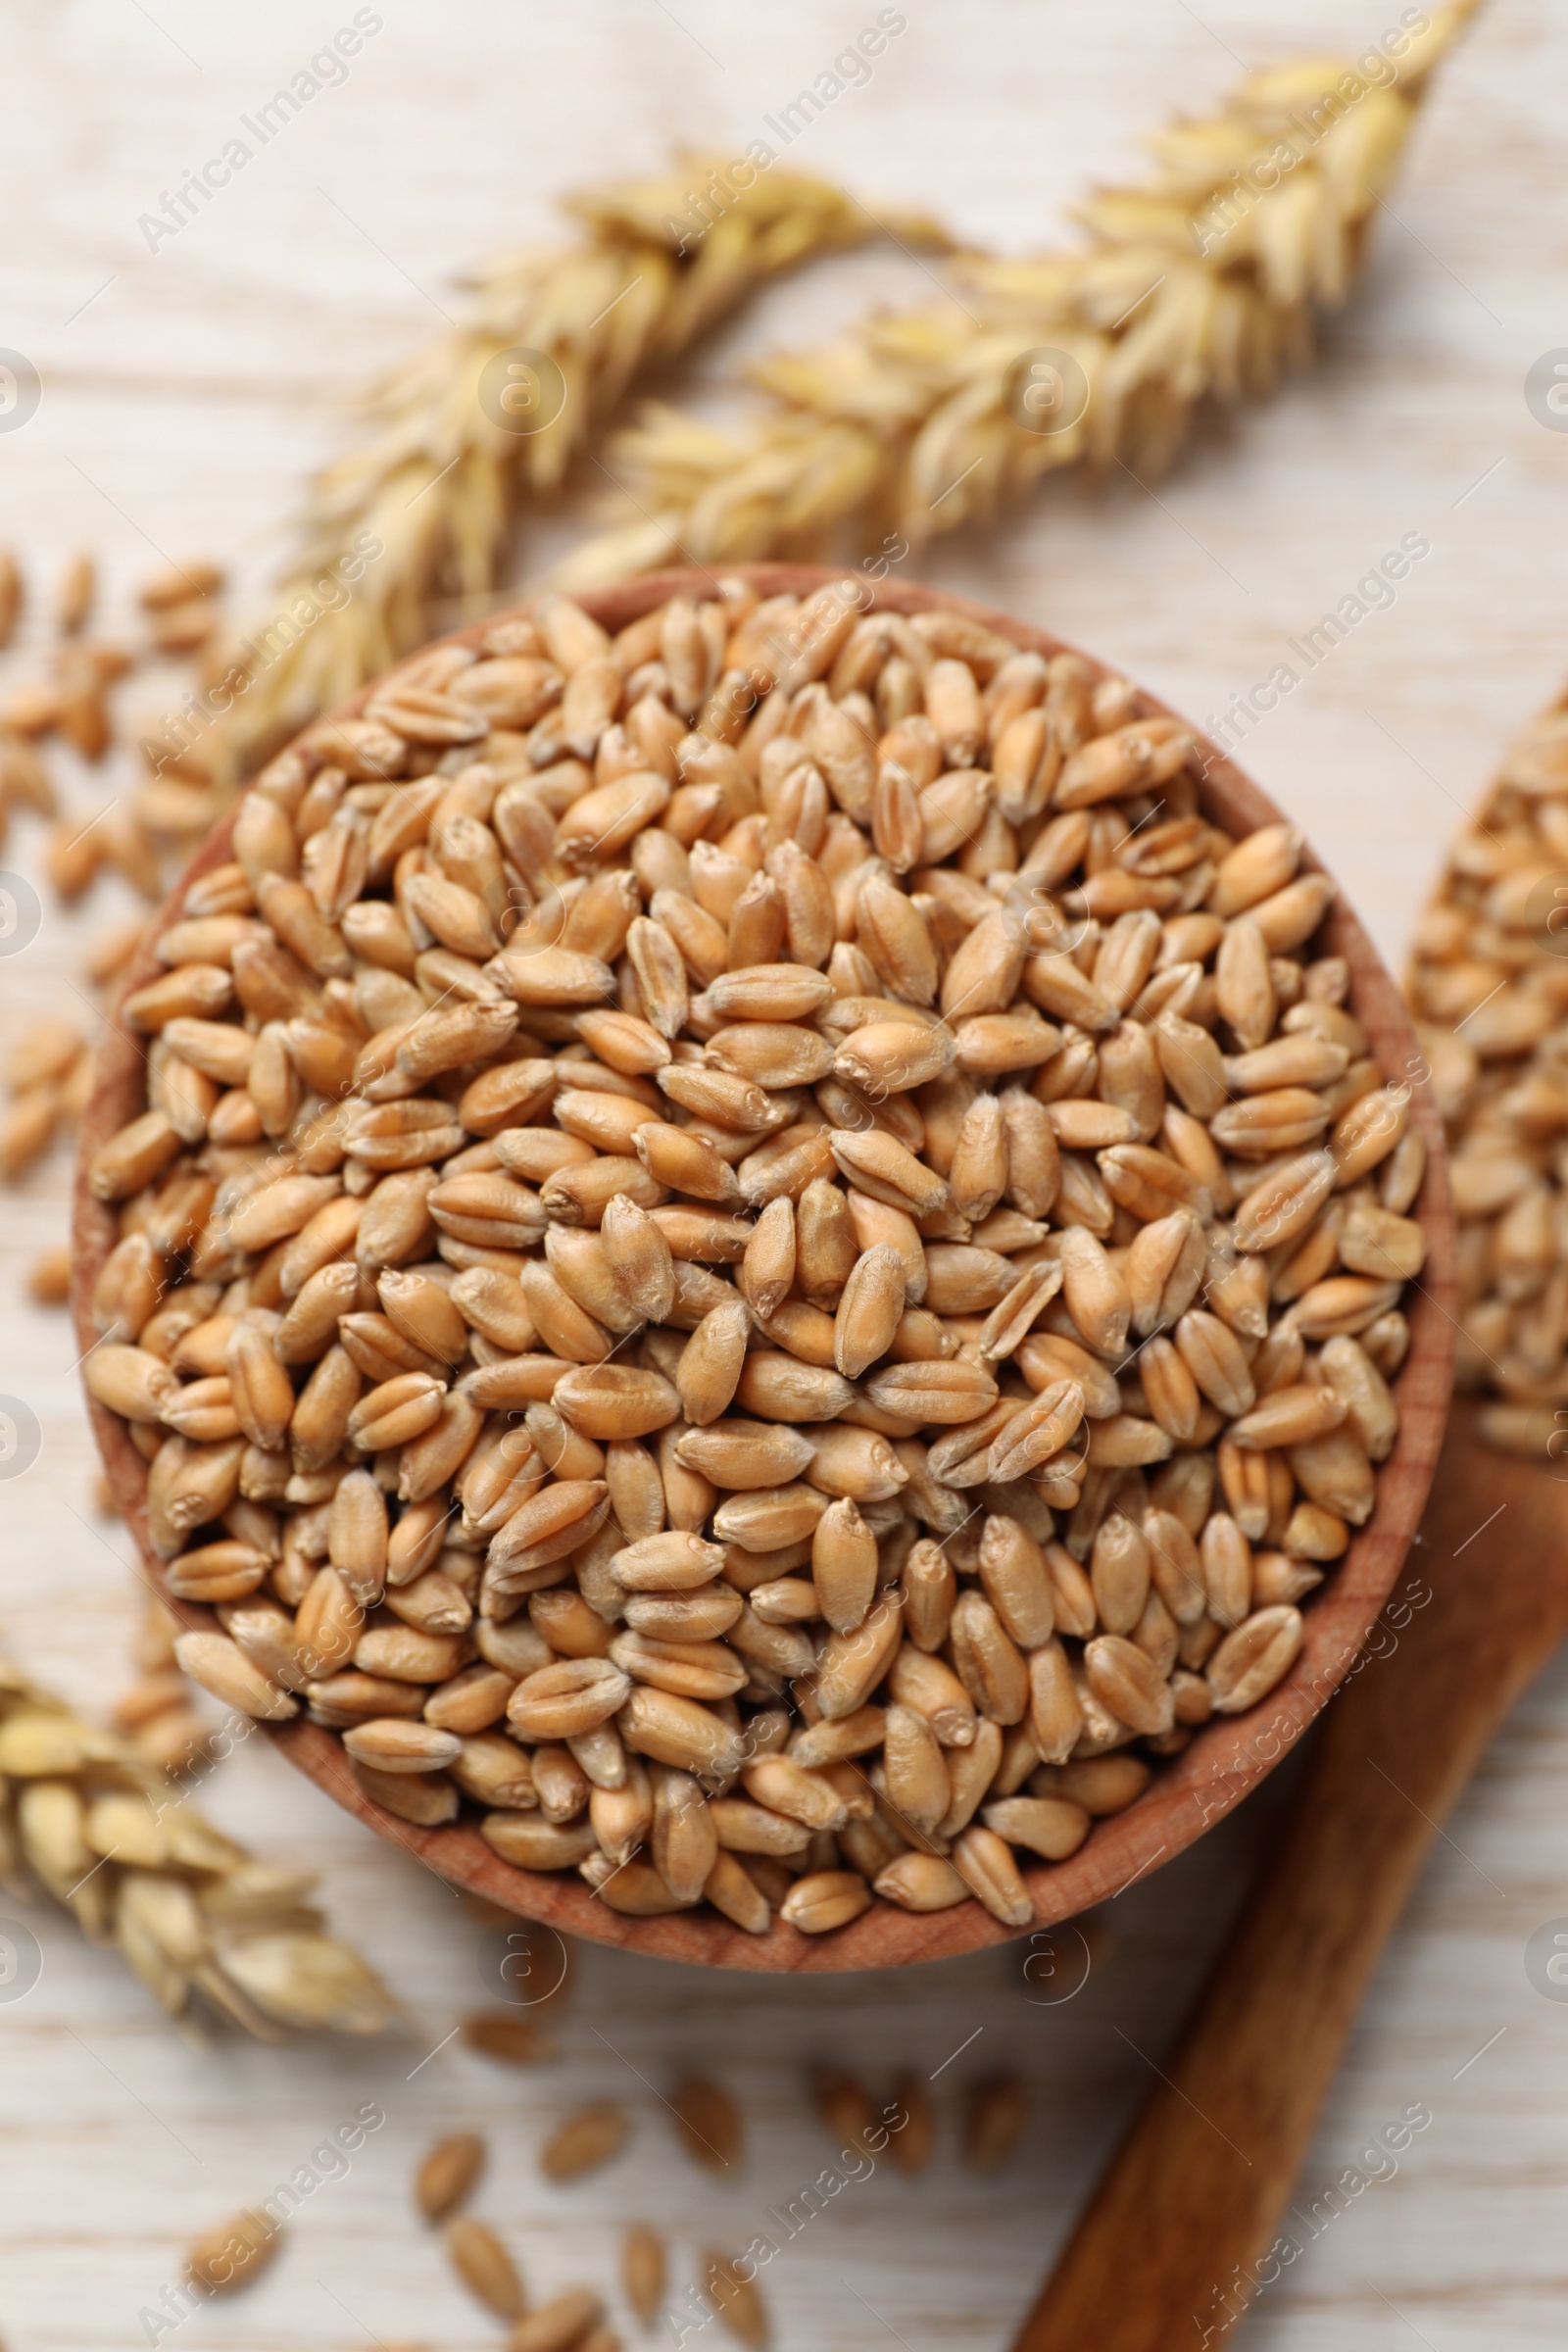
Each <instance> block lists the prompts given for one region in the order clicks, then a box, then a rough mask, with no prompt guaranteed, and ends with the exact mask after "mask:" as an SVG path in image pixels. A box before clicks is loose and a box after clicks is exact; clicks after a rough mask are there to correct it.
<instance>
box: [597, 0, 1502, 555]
mask: <svg viewBox="0 0 1568 2352" xmlns="http://www.w3.org/2000/svg"><path fill="white" fill-rule="evenodd" d="M1477 5H1478V0H1456V4H1455V5H1452V6H1449V7H1446V8H1442V9H1437V10H1434V11H1433V12H1432V14H1431V17H1430V18H1429V19H1428V21H1427V26H1426V29H1425V30H1424V31H1422V32H1418V33H1416V34H1413V35H1411V36H1410V38H1409V40H1408V43H1407V45H1406V47H1405V48H1404V49H1403V51H1402V52H1401V53H1400V54H1399V55H1398V56H1397V58H1396V57H1393V56H1391V55H1389V54H1388V53H1387V52H1386V51H1377V52H1368V53H1367V55H1366V57H1364V58H1363V59H1361V60H1360V61H1358V62H1352V61H1349V60H1346V59H1325V58H1320V57H1318V58H1304V59H1301V60H1299V61H1298V62H1296V63H1294V64H1290V65H1286V66H1283V67H1280V68H1278V69H1275V70H1272V71H1269V72H1265V73H1254V74H1251V75H1250V76H1248V78H1247V79H1246V80H1244V81H1243V82H1242V83H1241V84H1240V85H1239V86H1238V87H1237V88H1236V89H1235V90H1234V91H1233V92H1232V93H1231V95H1230V97H1229V99H1228V100H1227V101H1226V103H1225V105H1224V106H1223V107H1222V108H1221V110H1220V111H1219V113H1217V114H1216V115H1214V116H1213V117H1211V118H1208V119H1206V120H1202V121H1196V122H1179V123H1174V124H1173V125H1171V126H1170V127H1169V128H1168V129H1166V130H1164V131H1162V132H1160V133H1158V134H1156V136H1155V138H1154V139H1153V141H1152V145H1153V150H1154V155H1155V158H1156V170H1155V171H1154V172H1153V173H1152V176H1151V177H1150V178H1149V179H1148V180H1146V181H1143V182H1141V183H1139V184H1137V185H1134V186H1128V187H1108V188H1103V189H1101V190H1099V191H1098V192H1097V193H1096V194H1095V195H1094V196H1092V197H1091V198H1090V199H1089V201H1088V202H1087V203H1086V204H1084V205H1083V206H1082V207H1080V209H1079V219H1080V221H1081V223H1082V225H1083V226H1084V228H1085V229H1086V230H1087V232H1088V242H1087V244H1086V246H1085V247H1084V248H1083V249H1082V250H1080V251H1061V252H1048V253H1044V254H1041V255H1038V256H1035V257H1032V258H1025V259H1020V260H1002V259H992V258H987V257H985V256H981V255H972V256H965V257H961V258H960V259H959V260H958V261H957V262H956V264H955V265H954V268H953V271H952V276H953V281H954V293H953V297H952V299H951V300H950V301H947V302H946V303H943V304H940V305H937V304H931V305H927V306H925V307H923V308H921V309H919V310H916V311H912V312H907V313H903V314H898V315H894V316H891V317H884V318H877V319H869V320H867V321H865V322H864V323H862V324H861V325H859V326H858V327H857V328H856V329H855V330H854V331H853V332H852V333H851V334H850V335H849V336H847V337H846V338H845V339H843V340H842V341H840V342H838V343H835V344H831V345H829V346H827V347H825V348H823V349H820V350H817V351H811V352H806V353H802V354H798V355H786V356H783V357H780V358H776V359H772V360H768V361H766V362H763V363H762V364H761V365H760V366H758V367H756V368H753V369H752V370H751V371H750V372H751V376H752V379H753V380H754V381H755V382H756V383H757V384H758V385H759V386H760V388H761V389H762V390H763V391H764V392H766V393H767V394H769V395H770V396H771V400H772V406H771V408H770V409H769V410H768V411H766V412H765V413H764V414H763V415H761V416H760V417H759V418H758V420H757V421H756V422H755V423H753V424H752V425H751V426H750V428H749V429H748V430H746V431H744V432H742V433H739V434H735V433H728V432H724V431H721V430H718V429H715V428H713V427H711V426H709V425H706V424H702V423H698V422H696V421H694V420H693V419H692V418H690V417H686V416H684V415H682V414H681V413H680V412H678V411H677V410H674V409H671V408H667V407H650V408H649V409H648V410H647V411H646V413H645V414H644V416H643V417H642V418H641V419H640V420H639V421H638V422H637V423H636V424H635V425H634V426H633V427H632V428H631V429H629V430H627V431H625V432H623V433H621V434H619V435H617V436H616V437H615V438H614V440H613V442H612V444H611V450H610V456H611V460H612V464H613V469H614V471H615V473H616V475H617V477H620V478H621V479H623V480H624V482H625V485H626V487H627V490H628V492H629V494H630V500H631V501H632V502H633V503H634V505H635V508H636V510H637V512H636V514H635V515H634V516H633V517H632V518H631V519H628V520H626V521H625V522H623V523H622V524H621V525H620V527H618V528H615V529H613V530H611V531H609V532H607V533H605V534H603V535H601V536H599V537H597V538H594V539H592V540H590V541H588V542H587V543H586V544H585V545H584V546H583V547H581V548H580V549H578V550H577V551H576V552H575V553H574V555H573V556H572V557H571V558H569V559H568V561H567V562H566V564H564V566H563V567H562V569H561V570H560V572H559V573H558V574H557V579H558V583H559V584H560V585H561V586H563V587H565V588H582V587H588V586H593V585H597V584H599V583H601V582H603V581H605V580H607V579H613V578H615V577H618V576H621V575H623V574H625V573H627V572H629V571H638V570H642V569H646V568H648V567H650V566H654V565H657V564H663V563H666V562H670V561H673V560H675V559H677V558H679V559H682V560H684V561H687V562H694V563H702V564H720V563H726V562H739V561H743V560H753V561H756V560H758V559H761V558H765V557H768V556H777V555H792V556H801V555H807V554H819V553H821V552H823V551H824V550H826V549H829V548H836V547H838V546H839V545H841V544H842V543H843V542H845V541H849V540H854V539H858V540H859V541H860V542H861V543H862V544H866V543H870V542H871V541H872V540H874V539H875V537H876V536H877V534H878V533H884V532H887V531H889V530H890V529H891V530H892V531H893V532H895V533H900V534H902V535H903V536H904V538H905V539H907V541H908V543H909V544H910V545H911V546H913V547H918V546H919V545H920V544H921V543H922V542H923V541H925V540H927V539H929V538H930V537H931V536H932V535H933V534H934V533H936V532H938V531H943V530H951V529H953V528H954V527H956V525H957V524H959V523H961V522H964V521H966V520H968V519H970V518H971V517H973V516H975V515H984V514H988V513H990V512H992V511H994V510H995V508H996V507H997V506H998V505H999V503H1001V502H1003V501H1005V500H1006V499H1009V498H1015V497H1016V496H1017V495H1018V494H1019V493H1021V492H1022V491H1023V490H1025V489H1026V488H1027V487H1028V486H1029V484H1030V483H1031V482H1032V481H1034V480H1035V479H1036V478H1037V477H1038V476H1039V475H1040V474H1042V473H1044V472H1047V471H1050V470H1054V469H1055V468H1058V467H1062V466H1073V465H1077V464H1079V463H1083V462H1087V463H1089V464H1091V465H1093V466H1098V467H1100V468H1102V469H1103V468H1106V467H1109V466H1113V465H1116V464H1118V463H1119V464H1120V465H1122V466H1126V467H1127V468H1128V469H1129V470H1130V471H1131V472H1132V473H1134V474H1135V475H1136V476H1137V477H1138V478H1139V479H1140V480H1148V479H1149V478H1150V477H1151V475H1157V474H1158V473H1160V472H1162V471H1163V470H1164V469H1165V468H1166V467H1167V466H1169V464H1170V462H1171V460H1172V459H1173V458H1174V456H1175V455H1176V453H1177V452H1178V450H1179V449H1180V448H1181V446H1182V444H1183V442H1184V440H1185V439H1186V437H1187V435H1188V433H1189V431H1190V429H1191V426H1192V422H1193V419H1194V417H1195V415H1196V413H1197V412H1198V410H1199V408H1200V406H1201V404H1202V403H1203V402H1205V401H1208V400H1213V401H1219V402H1227V403H1228V402H1235V401H1238V400H1242V399H1256V398H1261V397H1263V396H1264V395H1266V394H1267V393H1268V392H1269V391H1270V390H1271V389H1272V387H1273V385H1274V384H1275V382H1276V381H1277V379H1278V377H1279V375H1280V373H1281V371H1282V369H1283V368H1285V367H1286V366H1287V365H1289V364H1291V363H1292V362H1295V361H1298V360H1299V359H1302V358H1304V357H1305V356H1307V354H1308V353H1309V351H1310V348H1311V339H1312V325H1313V319H1314V317H1315V315H1316V314H1318V313H1320V312H1324V311H1329V310H1333V309H1335V308H1336V307H1338V306H1339V305H1340V304H1341V303H1343V302H1344V301H1345V299H1346V297H1347V295H1348V291H1349V289H1350V286H1351V284H1352V283H1353V280H1354V277H1355V274H1356V270H1357V265H1358V263H1359V260H1360V257H1361V251H1362V246H1363V243H1364V240H1365V236H1366V231H1367V228H1368V224H1369V222H1370V220H1371V216H1372V214H1373V212H1374V210H1375V208H1376V206H1377V204H1378V202H1379V199H1380V196H1381V192H1382V190H1383V189H1384V188H1385V187H1386V186H1387V184H1388V183H1389V181H1390V179H1391V177H1392V175H1393V173H1394V172H1395V170H1396V168H1397V164H1398V161H1399V158H1400V155H1401V153H1402V151H1403V148H1404V145H1405V142H1406V139H1407V138H1408V135H1409V132H1410V127H1411V124H1412V123H1413V122H1414V119H1415V115H1416V112H1417V110H1418V107H1419V105H1420V101H1421V98H1422V96H1423V95H1424V93H1425V91H1426V89H1427V87H1428V85H1429V82H1430V78H1431V74H1432V71H1433V69H1434V67H1435V66H1436V65H1437V63H1438V61H1439V60H1440V58H1441V57H1442V56H1443V55H1444V53H1445V52H1446V49H1447V48H1448V47H1449V46H1450V44H1451V43H1452V42H1453V40H1454V39H1455V38H1456V36H1457V34H1458V32H1459V30H1460V28H1461V27H1462V25H1463V24H1464V23H1465V21H1466V19H1467V18H1468V17H1469V16H1470V15H1471V14H1473V12H1474V9H1475V7H1476V6H1477ZM1374 57H1377V58H1379V59H1381V64H1380V65H1378V66H1376V67H1375V68H1372V69H1371V71H1370V73H1363V72H1362V71H1361V70H1360V69H1361V68H1362V67H1370V65H1371V60H1372V59H1373V58H1374ZM1042 352H1046V353H1049V354H1050V355H1051V356H1050V358H1049V359H1048V360H1047V361H1046V363H1045V367H1044V369H1043V370H1042V371H1040V372H1039V373H1037V374H1035V375H1031V374H1030V372H1029V369H1030V365H1031V362H1032V360H1033V358H1034V357H1035V355H1038V354H1040V353H1042ZM1063 358H1064V361H1065V364H1063ZM1075 371H1076V372H1075ZM1074 412H1077V413H1074ZM1042 426H1044V427H1046V428H1048V429H1042Z"/></svg>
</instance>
